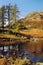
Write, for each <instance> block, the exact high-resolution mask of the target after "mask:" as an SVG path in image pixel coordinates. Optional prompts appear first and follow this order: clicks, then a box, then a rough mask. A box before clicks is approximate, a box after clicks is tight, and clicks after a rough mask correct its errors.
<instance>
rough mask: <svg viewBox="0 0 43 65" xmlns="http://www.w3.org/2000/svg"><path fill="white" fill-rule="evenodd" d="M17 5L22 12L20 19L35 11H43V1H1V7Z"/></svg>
mask: <svg viewBox="0 0 43 65" xmlns="http://www.w3.org/2000/svg"><path fill="white" fill-rule="evenodd" d="M9 3H11V5H14V4H15V3H16V4H17V7H18V9H19V11H20V18H22V17H25V16H27V15H28V14H29V13H31V12H34V11H39V10H43V0H0V7H1V6H3V5H7V4H9Z"/></svg>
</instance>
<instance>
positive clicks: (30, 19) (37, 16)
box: [21, 11, 43, 27]
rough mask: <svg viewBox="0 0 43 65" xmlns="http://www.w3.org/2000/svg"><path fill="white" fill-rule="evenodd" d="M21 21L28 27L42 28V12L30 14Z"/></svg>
mask: <svg viewBox="0 0 43 65" xmlns="http://www.w3.org/2000/svg"><path fill="white" fill-rule="evenodd" d="M21 21H22V22H23V23H25V24H27V25H29V26H30V27H31V26H32V27H42V26H43V11H38V12H32V13H30V14H28V15H27V16H26V17H25V18H23V19H21Z"/></svg>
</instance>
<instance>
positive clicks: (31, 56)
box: [0, 46, 43, 63]
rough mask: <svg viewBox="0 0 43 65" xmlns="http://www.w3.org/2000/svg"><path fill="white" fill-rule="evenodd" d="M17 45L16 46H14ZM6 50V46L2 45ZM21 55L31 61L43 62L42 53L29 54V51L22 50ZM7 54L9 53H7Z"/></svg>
mask: <svg viewBox="0 0 43 65" xmlns="http://www.w3.org/2000/svg"><path fill="white" fill-rule="evenodd" d="M16 47H18V46H16ZM10 49H12V46H10ZM0 50H3V47H0ZM7 50H8V46H5V47H4V51H7ZM22 52H23V55H24V56H23V57H27V58H29V59H30V60H31V61H32V62H33V63H36V62H37V61H41V62H43V54H33V53H32V54H30V53H29V52H27V51H25V50H23V51H22ZM8 54H9V53H8Z"/></svg>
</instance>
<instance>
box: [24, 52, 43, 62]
mask: <svg viewBox="0 0 43 65" xmlns="http://www.w3.org/2000/svg"><path fill="white" fill-rule="evenodd" d="M24 56H25V57H27V58H29V59H30V60H31V61H32V62H33V63H36V62H37V61H40V62H43V55H41V54H30V53H28V52H27V51H25V52H24Z"/></svg>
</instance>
